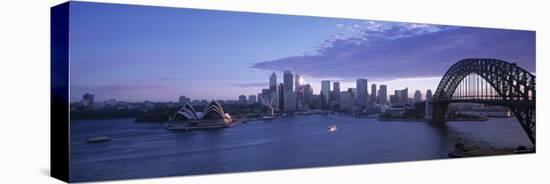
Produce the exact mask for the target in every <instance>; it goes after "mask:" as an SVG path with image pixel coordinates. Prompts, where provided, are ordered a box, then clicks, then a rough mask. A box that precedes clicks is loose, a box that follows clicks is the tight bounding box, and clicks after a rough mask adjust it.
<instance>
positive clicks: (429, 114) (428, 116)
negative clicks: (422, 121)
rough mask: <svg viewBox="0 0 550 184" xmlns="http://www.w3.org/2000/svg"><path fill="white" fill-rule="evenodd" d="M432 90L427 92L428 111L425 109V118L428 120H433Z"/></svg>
mask: <svg viewBox="0 0 550 184" xmlns="http://www.w3.org/2000/svg"><path fill="white" fill-rule="evenodd" d="M431 102H432V90H430V89H428V91H426V105H425V106H426V107H425V108H426V109H425V115H424V116H425V117H424V118H426V119H431V118H432V104H431Z"/></svg>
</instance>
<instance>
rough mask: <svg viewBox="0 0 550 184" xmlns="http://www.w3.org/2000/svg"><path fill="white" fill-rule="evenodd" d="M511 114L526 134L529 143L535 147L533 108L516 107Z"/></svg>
mask: <svg viewBox="0 0 550 184" xmlns="http://www.w3.org/2000/svg"><path fill="white" fill-rule="evenodd" d="M512 112H513V113H514V115H515V116H516V118H517V119H518V121H519V123H520V124H521V127H522V128H523V130H524V131H525V133H527V136H528V137H529V140H530V141H531V143H532V144H533V146H535V141H536V136H535V133H536V130H535V124H536V123H535V119H536V117H535V113H536V112H535V108H529V107H516V108H512Z"/></svg>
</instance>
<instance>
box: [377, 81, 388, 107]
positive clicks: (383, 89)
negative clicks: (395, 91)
mask: <svg viewBox="0 0 550 184" xmlns="http://www.w3.org/2000/svg"><path fill="white" fill-rule="evenodd" d="M378 103H379V104H382V105H386V104H388V88H387V86H386V85H380V88H379V89H378Z"/></svg>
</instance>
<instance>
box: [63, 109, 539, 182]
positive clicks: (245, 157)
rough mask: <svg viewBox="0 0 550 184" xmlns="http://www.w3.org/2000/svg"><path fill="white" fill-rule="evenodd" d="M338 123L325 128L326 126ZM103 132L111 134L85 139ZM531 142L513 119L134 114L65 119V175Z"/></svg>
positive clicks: (201, 170)
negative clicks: (185, 125) (187, 123)
mask: <svg viewBox="0 0 550 184" xmlns="http://www.w3.org/2000/svg"><path fill="white" fill-rule="evenodd" d="M331 124H336V125H337V126H338V131H336V132H332V133H329V132H327V127H328V126H330V125H331ZM95 136H109V137H111V139H112V140H111V141H110V142H104V143H96V144H90V143H86V139H88V138H90V137H95ZM457 141H460V142H465V143H468V144H475V145H479V146H486V147H489V146H495V147H513V148H515V147H517V146H519V145H525V146H531V144H530V142H529V139H528V138H527V136H526V135H525V133H524V132H523V130H522V129H521V126H520V125H519V123H518V122H517V120H516V119H491V120H489V121H485V122H447V123H446V124H445V125H433V124H430V123H424V122H396V121H394V122H380V121H378V120H376V119H357V118H353V117H347V116H338V115H329V116H323V115H313V116H297V117H287V118H281V119H275V120H269V121H255V122H249V123H246V124H241V125H239V126H236V127H233V128H226V129H216V130H196V131H190V132H174V131H168V130H165V129H164V126H163V125H162V124H161V123H159V124H138V123H133V119H113V120H82V121H73V122H72V123H71V153H70V156H71V157H70V160H71V163H70V166H71V180H72V181H73V182H78V181H91V180H107V179H128V178H141V177H159V176H175V175H192V174H210V173H221V172H238V171H255V170H271V169H287V168H302V167H316V166H334V165H347V164H364V163H380V162H394V161H411V160H425V159H438V158H447V154H448V153H449V150H450V149H451V148H452V147H453V146H454V144H455V143H456V142H457Z"/></svg>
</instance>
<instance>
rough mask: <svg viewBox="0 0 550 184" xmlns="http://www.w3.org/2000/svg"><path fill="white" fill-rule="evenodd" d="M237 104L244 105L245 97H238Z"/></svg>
mask: <svg viewBox="0 0 550 184" xmlns="http://www.w3.org/2000/svg"><path fill="white" fill-rule="evenodd" d="M239 104H246V96H244V95H240V96H239Z"/></svg>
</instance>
